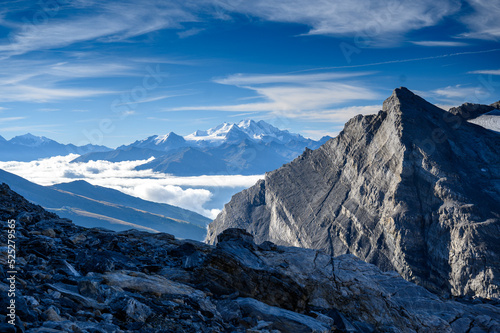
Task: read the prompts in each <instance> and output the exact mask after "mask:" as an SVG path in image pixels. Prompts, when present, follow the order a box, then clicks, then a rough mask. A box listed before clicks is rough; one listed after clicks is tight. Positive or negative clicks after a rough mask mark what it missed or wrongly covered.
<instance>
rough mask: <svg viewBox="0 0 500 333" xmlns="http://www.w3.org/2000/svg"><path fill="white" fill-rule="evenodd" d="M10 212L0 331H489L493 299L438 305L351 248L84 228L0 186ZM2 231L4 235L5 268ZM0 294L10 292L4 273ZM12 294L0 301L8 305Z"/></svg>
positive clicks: (234, 232)
mask: <svg viewBox="0 0 500 333" xmlns="http://www.w3.org/2000/svg"><path fill="white" fill-rule="evenodd" d="M0 214H1V215H2V218H6V219H12V218H14V219H16V230H17V232H16V241H17V243H16V245H17V246H16V248H17V271H18V273H17V279H16V281H17V282H16V285H17V290H16V313H17V315H18V320H17V321H16V327H13V326H12V325H10V324H7V323H6V320H5V319H6V318H5V316H4V315H3V314H4V312H3V311H2V312H1V313H0V318H1V319H2V322H1V323H0V331H1V332H16V331H17V332H26V333H42V332H43V333H47V332H82V333H88V332H94V333H98V332H102V333H110V332H116V333H118V332H124V333H125V332H145V333H147V332H150V333H153V332H169V333H170V332H179V333H180V332H183V333H184V332H196V333H198V332H235V333H239V332H241V333H243V332H255V333H257V332H262V333H270V332H317V333H320V332H321V333H323V332H324V333H327V332H417V331H418V332H420V331H429V332H468V331H470V332H472V331H474V332H496V331H498V330H499V329H500V322H499V320H500V310H499V308H498V304H495V303H491V302H490V303H489V304H488V303H478V304H467V303H459V302H452V301H442V300H441V299H439V298H438V297H437V296H436V295H434V294H432V293H430V292H429V291H427V290H425V289H424V288H422V287H420V286H416V285H414V284H412V283H409V282H407V281H405V280H403V279H402V278H401V277H400V276H399V275H397V274H394V273H384V272H382V271H380V270H379V269H378V268H377V267H375V266H374V265H370V264H367V263H365V262H363V261H361V260H359V259H357V258H356V257H354V256H352V255H344V256H340V257H338V258H332V257H331V256H329V255H327V254H325V253H324V252H322V251H317V250H308V249H301V248H287V247H281V246H276V245H275V244H272V243H270V242H266V243H263V244H261V245H256V244H255V243H254V242H253V237H252V236H251V235H250V234H248V233H246V232H245V231H243V230H241V229H229V230H226V231H225V232H224V233H222V234H221V235H220V236H219V242H218V244H217V246H216V247H213V246H209V245H206V244H203V243H199V242H196V241H180V240H176V239H175V238H174V237H173V236H171V235H168V234H161V233H160V234H151V233H147V232H140V231H137V230H130V231H125V232H112V231H107V230H104V229H98V228H94V229H86V228H83V227H79V226H76V225H74V224H73V223H71V221H69V220H66V219H60V218H58V217H57V216H56V215H54V214H51V213H47V212H45V211H44V210H43V209H41V208H40V207H39V206H34V205H31V204H30V203H28V202H26V200H24V199H23V198H22V197H20V196H19V195H17V194H16V193H14V192H12V191H11V190H10V189H9V188H8V187H7V186H6V185H0ZM6 235H7V233H2V234H0V244H1V246H0V250H1V251H0V252H2V256H0V264H1V266H0V267H2V268H3V267H5V264H6V255H5V254H6V247H5V244H6V240H7V236H6ZM0 275H2V276H1V277H2V280H1V281H0V291H1V292H2V293H3V294H4V295H7V291H8V289H9V286H8V285H7V284H5V283H4V282H5V280H4V277H5V276H4V275H5V273H4V271H3V270H2V269H0ZM8 303H9V299H8V298H7V297H2V298H0V306H1V308H2V309H6V306H7V304H8Z"/></svg>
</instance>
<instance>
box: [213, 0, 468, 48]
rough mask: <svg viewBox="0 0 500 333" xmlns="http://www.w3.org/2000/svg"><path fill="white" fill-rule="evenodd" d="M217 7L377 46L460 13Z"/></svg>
mask: <svg viewBox="0 0 500 333" xmlns="http://www.w3.org/2000/svg"><path fill="white" fill-rule="evenodd" d="M217 4H218V5H219V6H221V7H223V8H225V9H226V10H227V11H229V12H239V13H244V14H248V15H252V16H257V17H259V18H262V19H265V20H268V21H275V22H292V23H301V24H305V25H307V26H309V27H311V28H310V30H309V32H308V33H307V34H309V35H333V36H355V35H362V36H364V37H365V39H369V40H370V41H369V42H370V43H371V44H375V45H377V44H384V45H387V44H394V42H397V40H398V39H399V37H401V36H403V35H404V34H405V33H406V32H409V31H412V30H417V29H421V28H424V27H429V26H433V25H436V24H437V23H439V22H440V21H441V20H442V19H443V18H444V17H446V16H448V15H451V14H453V13H456V12H457V11H458V10H459V9H460V2H459V1H454V0H445V1H432V0H422V1H410V0H403V1H390V2H387V1H370V0H354V1H335V2H333V1H310V0H292V1H279V0H255V1H233V0H218V1H217ZM366 41H367V42H368V40H366Z"/></svg>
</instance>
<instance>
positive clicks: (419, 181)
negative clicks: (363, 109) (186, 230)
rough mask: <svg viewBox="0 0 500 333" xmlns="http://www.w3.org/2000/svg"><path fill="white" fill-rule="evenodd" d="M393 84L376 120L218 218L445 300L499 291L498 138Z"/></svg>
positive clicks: (366, 120)
mask: <svg viewBox="0 0 500 333" xmlns="http://www.w3.org/2000/svg"><path fill="white" fill-rule="evenodd" d="M492 109H493V106H478V105H473V104H467V105H464V106H462V107H460V108H456V109H454V110H452V111H453V112H446V111H444V110H442V109H439V108H437V107H435V106H434V105H432V104H430V103H428V102H426V101H425V100H423V99H422V98H420V97H418V96H416V95H414V94H413V93H412V92H410V91H409V90H407V89H406V88H400V89H396V90H395V91H394V93H393V94H392V96H391V97H390V98H388V99H387V100H386V101H385V102H384V105H383V110H382V111H380V112H379V113H378V114H377V115H369V116H356V117H354V118H353V119H351V120H350V121H349V122H348V123H347V124H346V125H345V128H344V130H343V131H342V132H341V133H340V134H339V135H338V136H337V137H336V138H334V139H332V140H330V141H328V142H327V143H326V144H324V145H323V146H321V147H320V148H319V149H317V150H315V151H311V150H306V151H305V152H304V153H303V154H302V155H301V156H300V157H298V158H297V159H295V160H294V161H293V162H291V163H289V164H286V165H284V166H283V167H281V168H279V169H278V170H275V171H273V172H270V173H268V174H266V177H265V180H262V181H259V182H258V183H257V184H256V185H254V186H253V187H252V188H250V189H247V190H244V191H243V192H241V193H238V194H236V195H235V196H233V198H232V200H231V202H229V203H228V204H226V206H225V207H224V210H223V211H222V212H221V213H220V214H219V216H218V217H217V218H216V219H215V221H214V222H213V223H212V224H210V226H209V230H208V235H207V240H208V242H209V243H216V241H217V235H218V234H220V233H221V232H222V231H223V230H225V229H227V228H242V229H246V230H247V231H248V232H250V233H251V234H253V235H254V236H255V239H256V241H257V242H258V243H259V242H264V241H272V242H274V243H277V244H280V245H292V246H298V247H305V248H313V249H322V250H324V251H326V252H327V253H330V254H332V255H335V256H337V255H341V254H347V253H350V254H354V255H356V256H357V257H359V258H361V259H363V260H365V261H367V262H369V263H372V264H375V265H377V266H378V267H379V268H381V269H382V270H384V271H391V270H395V271H397V272H398V273H399V274H401V276H403V277H404V278H405V279H407V280H408V281H412V282H416V283H417V284H419V285H422V286H425V287H426V288H428V289H429V290H432V291H434V292H437V293H440V294H443V295H445V296H449V295H450V294H451V295H454V296H465V297H482V298H487V299H499V298H500V242H499V239H500V135H498V133H495V132H493V131H489V130H486V129H484V128H482V127H480V126H477V125H474V124H471V123H468V122H467V119H469V117H471V115H473V116H478V115H481V114H484V113H485V112H490V110H492Z"/></svg>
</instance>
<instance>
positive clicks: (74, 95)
mask: <svg viewBox="0 0 500 333" xmlns="http://www.w3.org/2000/svg"><path fill="white" fill-rule="evenodd" d="M114 93H116V92H114V91H106V90H98V89H69V88H68V89H66V88H56V87H50V88H44V87H37V86H30V85H15V86H3V87H2V89H1V90H0V101H1V102H17V101H29V102H35V103H46V102H52V101H59V100H64V99H78V98H84V97H93V96H99V95H105V94H114Z"/></svg>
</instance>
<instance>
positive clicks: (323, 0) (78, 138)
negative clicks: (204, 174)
mask: <svg viewBox="0 0 500 333" xmlns="http://www.w3.org/2000/svg"><path fill="white" fill-rule="evenodd" d="M499 15H500V1H498V0H495V1H487V0H468V1H451V0H443V1H434V0H432V1H429V0H421V1H368V0H352V1H343V2H340V1H331V0H330V1H329V0H290V1H278V0H265V1H264V0H254V1H243V0H235V1H229V0H199V1H159V0H142V1H138V0H137V1H126V0H125V1H95V0H40V1H23V0H19V1H14V0H13V1H3V2H2V4H1V7H0V62H1V66H0V135H2V136H3V137H5V138H7V139H9V138H11V137H13V136H16V135H20V134H24V133H27V132H31V133H33V134H35V135H44V136H47V137H50V138H52V139H55V140H57V141H59V142H62V143H70V142H71V143H75V144H85V143H88V142H91V143H94V144H105V145H108V146H111V147H116V146H119V145H121V144H126V143H130V142H133V141H135V140H137V139H142V138H145V137H147V136H150V135H153V134H165V133H168V132H170V131H174V132H176V133H178V134H181V135H186V134H189V133H191V132H193V131H195V130H196V129H207V128H209V127H213V126H215V125H217V124H219V123H221V122H224V121H226V122H237V121H239V120H241V119H245V118H251V119H255V120H259V119H264V120H266V121H268V122H270V123H272V124H274V125H276V126H278V127H280V128H287V129H290V130H291V131H293V132H298V133H301V134H303V135H305V136H307V137H312V138H319V137H321V136H322V135H325V134H330V135H334V134H335V133H337V132H338V131H339V130H341V129H342V127H343V124H344V123H345V122H346V121H347V120H348V119H349V118H351V117H352V116H354V115H356V114H359V113H364V114H367V113H374V112H376V111H377V110H378V109H380V107H381V104H382V101H383V100H384V99H385V98H386V97H388V96H389V95H390V93H391V91H392V90H393V89H394V88H396V87H399V86H406V87H408V88H409V89H411V90H413V91H415V92H417V93H419V94H420V95H421V96H423V97H424V98H426V99H428V100H429V101H431V102H433V103H436V104H438V105H441V106H442V107H445V108H447V107H450V106H455V105H459V104H461V103H463V102H465V101H469V102H475V103H484V104H489V103H492V102H494V101H497V100H499V99H500V92H499V91H500V60H499V59H500V44H499V39H500V20H498V17H499Z"/></svg>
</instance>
